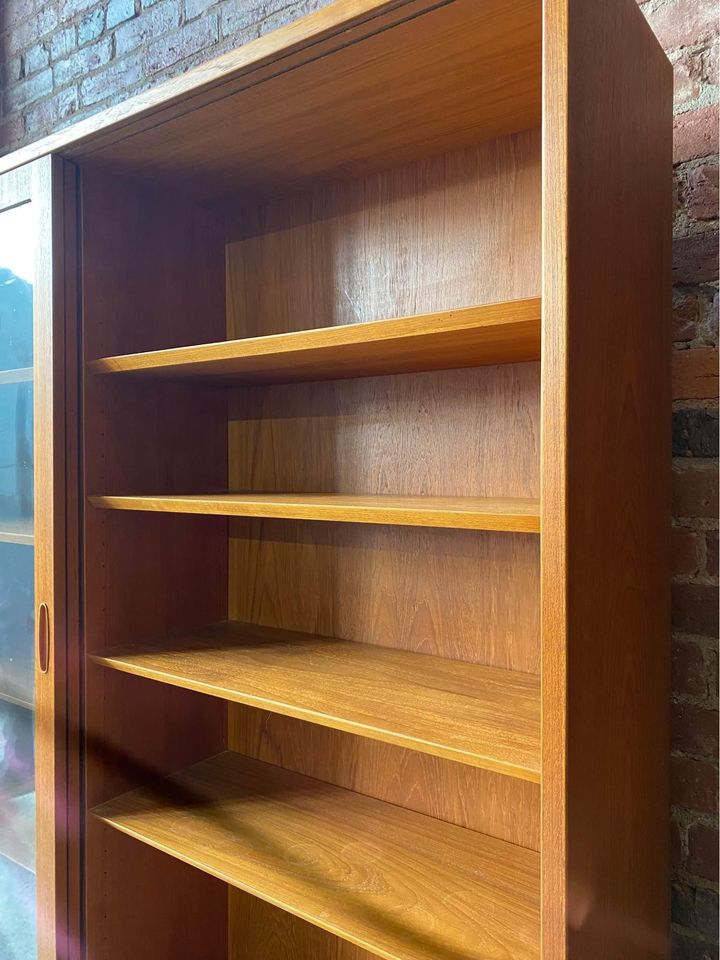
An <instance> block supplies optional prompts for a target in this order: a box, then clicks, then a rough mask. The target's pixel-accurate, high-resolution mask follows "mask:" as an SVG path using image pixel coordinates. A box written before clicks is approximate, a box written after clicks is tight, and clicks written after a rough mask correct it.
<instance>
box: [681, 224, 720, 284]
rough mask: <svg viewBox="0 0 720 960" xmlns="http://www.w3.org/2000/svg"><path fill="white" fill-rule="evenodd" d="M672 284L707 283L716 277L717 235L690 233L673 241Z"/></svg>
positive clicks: (711, 232)
mask: <svg viewBox="0 0 720 960" xmlns="http://www.w3.org/2000/svg"><path fill="white" fill-rule="evenodd" d="M672 269H673V283H707V282H709V281H713V280H717V276H718V234H717V231H715V230H703V231H702V233H691V234H690V235H689V236H687V237H676V238H675V240H673V268H672Z"/></svg>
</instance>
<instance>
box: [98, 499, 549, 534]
mask: <svg viewBox="0 0 720 960" xmlns="http://www.w3.org/2000/svg"><path fill="white" fill-rule="evenodd" d="M90 503H91V504H92V505H93V506H95V507H100V508H102V509H105V510H148V511H155V512H159V513H194V514H198V513H199V514H205V515H209V516H218V515H219V516H223V517H265V518H268V519H276V520H326V521H330V522H333V523H382V524H397V525H400V526H408V527H449V528H451V529H457V530H507V531H509V532H515V533H538V532H539V531H540V503H539V501H538V500H529V499H521V498H519V497H517V498H509V497H505V498H502V499H501V498H492V497H419V496H415V497H393V496H369V495H365V496H352V495H350V494H327V493H316V494H312V493H308V494H296V493H267V494H264V493H215V494H187V495H184V496H180V495H177V494H175V495H171V496H112V497H106V496H105V497H104V496H91V497H90Z"/></svg>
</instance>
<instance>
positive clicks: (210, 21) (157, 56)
mask: <svg viewBox="0 0 720 960" xmlns="http://www.w3.org/2000/svg"><path fill="white" fill-rule="evenodd" d="M218 39H219V27H218V18H217V17H216V16H215V15H214V14H213V15H212V16H210V17H204V18H202V19H200V20H195V21H193V22H192V23H188V24H186V25H185V26H183V27H181V28H180V29H179V30H176V31H175V32H174V33H171V34H169V35H167V36H165V37H162V38H161V39H159V40H157V41H156V42H155V43H152V44H150V46H149V47H148V49H147V52H146V54H145V58H144V67H145V70H146V72H147V73H150V74H152V73H157V72H159V71H160V70H164V69H166V68H167V67H170V66H172V65H173V64H175V63H179V62H180V61H181V60H185V59H186V58H187V57H190V56H192V55H193V54H194V53H197V52H198V51H199V50H204V49H206V48H208V47H210V46H212V45H214V44H216V43H217V42H218Z"/></svg>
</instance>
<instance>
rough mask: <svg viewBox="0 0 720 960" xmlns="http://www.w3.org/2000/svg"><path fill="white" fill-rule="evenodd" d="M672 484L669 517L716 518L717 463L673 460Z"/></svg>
mask: <svg viewBox="0 0 720 960" xmlns="http://www.w3.org/2000/svg"><path fill="white" fill-rule="evenodd" d="M672 481H673V482H672V492H673V516H675V517H710V518H713V517H717V515H718V492H719V491H718V466H717V463H715V462H714V461H712V460H696V461H687V460H681V461H676V462H675V463H674V464H673V475H672Z"/></svg>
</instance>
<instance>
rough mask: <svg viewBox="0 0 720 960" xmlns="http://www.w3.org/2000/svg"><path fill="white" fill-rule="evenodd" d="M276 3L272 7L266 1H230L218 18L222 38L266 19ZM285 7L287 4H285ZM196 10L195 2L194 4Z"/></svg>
mask: <svg viewBox="0 0 720 960" xmlns="http://www.w3.org/2000/svg"><path fill="white" fill-rule="evenodd" d="M277 5H278V4H277V2H276V3H275V4H274V5H273V4H272V3H270V2H268V0H246V2H244V3H242V2H238V0H230V3H228V4H227V6H226V7H225V8H224V9H223V11H222V14H221V17H220V29H221V31H222V35H223V36H224V37H228V36H231V35H232V34H236V33H240V32H241V31H243V30H247V28H248V27H252V26H255V24H257V23H258V22H259V21H260V20H263V19H264V18H265V17H267V15H268V13H269V12H270V8H272V7H273V6H275V7H277ZM285 6H287V3H285ZM195 7H196V8H197V2H195Z"/></svg>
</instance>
